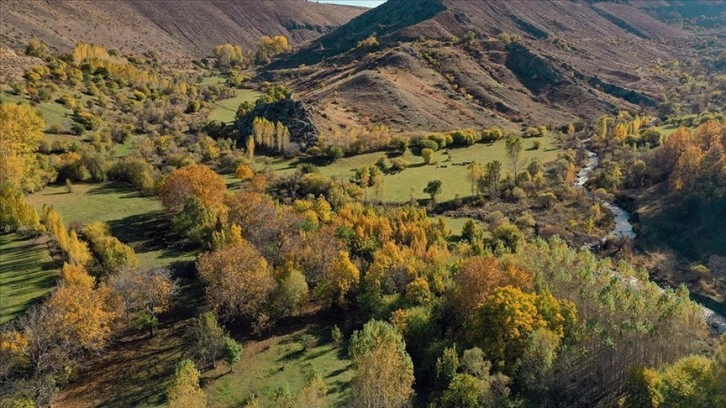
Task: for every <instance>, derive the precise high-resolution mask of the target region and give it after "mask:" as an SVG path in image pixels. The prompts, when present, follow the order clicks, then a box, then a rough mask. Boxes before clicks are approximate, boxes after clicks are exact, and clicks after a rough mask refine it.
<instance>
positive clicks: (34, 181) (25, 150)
mask: <svg viewBox="0 0 726 408" xmlns="http://www.w3.org/2000/svg"><path fill="white" fill-rule="evenodd" d="M44 127H45V123H44V122H43V119H42V118H41V117H40V115H38V113H37V112H36V111H35V109H33V107H31V106H30V105H27V104H11V103H0V185H2V184H4V183H9V184H10V185H11V186H13V187H16V188H22V189H24V190H34V189H36V188H38V187H40V185H39V183H40V180H39V177H40V176H42V174H43V172H42V171H41V169H40V168H39V166H38V161H37V159H36V157H35V152H36V151H37V150H38V147H39V146H40V141H41V140H43V128H44Z"/></svg>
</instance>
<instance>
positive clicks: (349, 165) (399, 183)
mask: <svg viewBox="0 0 726 408" xmlns="http://www.w3.org/2000/svg"><path fill="white" fill-rule="evenodd" d="M537 140H539V141H540V142H541V143H542V147H540V148H539V150H525V151H524V152H523V155H522V157H523V159H522V161H523V163H525V166H526V164H527V163H529V162H530V161H531V160H532V159H538V160H539V161H541V162H543V163H546V162H549V161H552V160H555V159H557V154H558V153H559V152H560V150H559V148H558V147H557V145H555V141H554V139H553V138H551V137H543V138H539V139H537ZM531 143H532V142H531V141H530V139H528V140H525V149H527V148H529V146H530V145H531ZM444 152H448V155H447V154H445V153H444ZM383 155H384V153H382V152H377V153H367V154H361V155H357V156H353V157H346V158H343V159H340V160H338V161H336V162H335V163H333V164H330V165H327V166H322V167H320V173H321V174H323V175H325V176H328V177H332V176H350V177H352V176H353V175H354V174H355V169H357V168H360V167H362V166H365V165H372V164H374V163H375V162H376V161H377V160H378V159H379V158H380V157H381V156H383ZM402 157H403V159H404V160H406V161H407V162H408V163H409V165H410V167H409V168H407V169H405V170H404V171H402V172H400V173H398V174H390V175H386V176H385V177H384V178H383V179H384V184H383V201H386V202H393V203H401V202H405V201H409V200H410V199H411V197H412V195H413V198H414V199H416V200H419V199H426V198H429V196H428V195H427V194H425V193H424V192H423V189H424V188H425V187H426V184H427V183H428V182H429V181H431V180H436V179H438V180H441V181H442V189H441V190H442V191H441V195H440V196H439V197H437V200H439V201H446V200H451V199H453V198H455V197H456V195H457V194H458V195H459V196H461V197H465V196H468V195H471V185H470V183H469V181H468V179H467V172H468V170H467V166H466V165H461V163H463V162H471V161H477V162H479V163H482V164H485V163H487V162H490V161H493V160H499V161H501V162H502V164H503V166H504V171H503V175H506V174H507V173H508V172H509V170H508V169H509V168H510V167H509V161H508V160H507V156H506V152H505V145H504V141H499V142H497V143H494V144H492V145H486V144H475V145H473V146H469V147H466V148H458V149H443V150H442V151H438V152H436V153H435V154H434V158H433V160H432V164H429V165H425V164H424V162H423V159H422V158H421V157H419V156H414V155H413V154H412V153H411V152H410V151H407V152H406V154H405V155H404V156H402ZM259 165H260V164H259V162H258V166H259ZM295 165H296V163H295V162H285V161H275V162H273V164H272V166H271V167H272V169H273V171H276V172H278V173H281V174H284V173H288V172H292V171H294V168H295ZM439 166H446V167H445V168H444V167H439ZM373 195H374V191H373V189H370V191H369V192H368V197H369V198H372V197H373Z"/></svg>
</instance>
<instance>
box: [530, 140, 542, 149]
mask: <svg viewBox="0 0 726 408" xmlns="http://www.w3.org/2000/svg"><path fill="white" fill-rule="evenodd" d="M540 147H542V142H540V141H539V140H535V141H533V142H532V150H539V148H540Z"/></svg>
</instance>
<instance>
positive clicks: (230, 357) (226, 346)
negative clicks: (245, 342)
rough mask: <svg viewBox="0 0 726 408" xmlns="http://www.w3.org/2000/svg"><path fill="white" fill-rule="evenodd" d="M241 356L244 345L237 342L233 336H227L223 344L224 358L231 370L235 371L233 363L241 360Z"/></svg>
mask: <svg viewBox="0 0 726 408" xmlns="http://www.w3.org/2000/svg"><path fill="white" fill-rule="evenodd" d="M241 356H242V345H241V344H239V343H237V342H236V341H235V340H234V339H233V338H231V337H229V336H225V337H224V342H223V344H222V358H224V362H225V363H227V365H228V366H229V370H230V371H234V368H233V365H234V363H236V362H238V361H239V359H240V357H241Z"/></svg>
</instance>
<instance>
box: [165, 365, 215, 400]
mask: <svg viewBox="0 0 726 408" xmlns="http://www.w3.org/2000/svg"><path fill="white" fill-rule="evenodd" d="M166 396H167V398H168V400H169V407H170V408H203V407H206V406H207V397H206V395H205V394H204V390H202V388H201V387H200V386H199V370H198V369H197V367H195V366H194V362H192V361H191V360H182V361H181V362H180V363H179V365H178V366H177V367H176V372H175V373H174V378H173V379H172V382H171V385H169V388H168V389H167V390H166Z"/></svg>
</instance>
